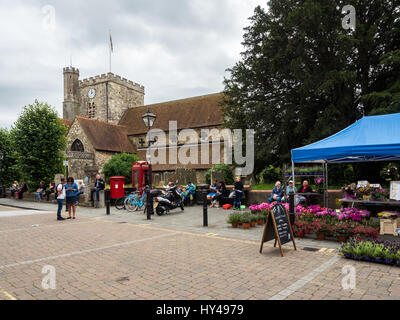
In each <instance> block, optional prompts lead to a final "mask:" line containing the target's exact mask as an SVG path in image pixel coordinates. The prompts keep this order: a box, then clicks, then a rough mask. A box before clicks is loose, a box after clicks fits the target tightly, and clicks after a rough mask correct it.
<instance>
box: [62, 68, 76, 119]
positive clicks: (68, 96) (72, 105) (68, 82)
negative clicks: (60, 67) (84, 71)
mask: <svg viewBox="0 0 400 320" xmlns="http://www.w3.org/2000/svg"><path fill="white" fill-rule="evenodd" d="M79 115H80V89H79V69H77V68H73V67H67V68H64V103H63V118H64V119H67V120H74V118H75V116H79Z"/></svg>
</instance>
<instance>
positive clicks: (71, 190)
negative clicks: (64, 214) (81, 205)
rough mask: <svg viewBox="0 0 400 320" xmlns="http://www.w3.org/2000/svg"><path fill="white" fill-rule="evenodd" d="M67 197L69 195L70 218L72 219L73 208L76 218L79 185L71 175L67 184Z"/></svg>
mask: <svg viewBox="0 0 400 320" xmlns="http://www.w3.org/2000/svg"><path fill="white" fill-rule="evenodd" d="M65 191H66V197H67V208H68V218H67V219H71V209H72V210H73V213H74V217H73V218H72V219H76V195H77V193H78V185H77V184H76V183H75V181H74V178H71V177H69V178H68V180H67V184H66V185H65Z"/></svg>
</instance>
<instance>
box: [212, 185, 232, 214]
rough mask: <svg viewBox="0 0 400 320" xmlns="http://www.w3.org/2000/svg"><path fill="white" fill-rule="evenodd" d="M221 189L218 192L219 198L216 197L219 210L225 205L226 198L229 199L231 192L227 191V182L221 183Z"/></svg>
mask: <svg viewBox="0 0 400 320" xmlns="http://www.w3.org/2000/svg"><path fill="white" fill-rule="evenodd" d="M219 187H220V189H219V190H218V193H217V196H216V197H215V200H217V201H218V207H217V208H221V207H222V205H223V204H224V198H228V197H229V192H228V189H226V185H225V182H223V181H221V182H220V183H219Z"/></svg>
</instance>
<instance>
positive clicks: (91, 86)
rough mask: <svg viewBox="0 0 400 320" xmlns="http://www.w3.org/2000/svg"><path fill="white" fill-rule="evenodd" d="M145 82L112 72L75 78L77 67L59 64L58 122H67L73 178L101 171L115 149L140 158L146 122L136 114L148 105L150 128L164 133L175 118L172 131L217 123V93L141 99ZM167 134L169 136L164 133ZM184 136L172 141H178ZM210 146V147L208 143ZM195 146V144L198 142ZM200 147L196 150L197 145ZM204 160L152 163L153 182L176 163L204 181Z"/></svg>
mask: <svg viewBox="0 0 400 320" xmlns="http://www.w3.org/2000/svg"><path fill="white" fill-rule="evenodd" d="M144 95H145V88H144V87H143V86H141V85H139V84H137V83H134V82H132V81H129V80H127V79H124V78H122V77H120V76H117V75H115V74H113V73H108V74H102V75H100V76H96V77H92V78H89V79H84V80H80V79H79V70H78V69H76V68H72V67H67V68H64V103H63V119H62V122H63V124H64V125H65V126H66V127H67V128H68V134H67V139H68V146H67V150H66V155H67V160H68V162H69V173H70V175H71V176H73V177H74V178H76V179H84V178H85V177H89V178H90V180H91V179H92V178H93V177H94V175H95V174H96V172H101V171H102V169H103V166H104V164H105V163H106V162H107V161H108V160H109V159H111V157H112V156H113V155H114V154H116V153H122V152H126V153H133V154H136V155H138V157H139V158H140V160H142V161H146V153H147V145H148V142H147V128H146V126H145V124H144V122H143V119H142V115H143V114H145V113H146V112H147V110H148V109H150V110H151V113H153V114H155V115H156V116H157V118H156V120H155V123H154V125H153V128H154V129H155V128H156V129H161V130H163V131H164V132H166V133H167V136H169V122H170V121H176V122H177V131H178V133H179V131H180V130H183V129H193V132H196V133H198V134H199V135H200V131H201V129H215V128H217V129H219V128H221V127H222V123H223V115H222V110H221V108H222V106H221V100H222V97H223V96H222V94H220V93H217V94H210V95H205V96H199V97H193V98H188V99H182V100H176V101H169V102H163V103H157V104H153V105H144ZM169 138H170V137H169ZM184 143H185V142H184V141H179V143H177V146H178V149H179V146H181V145H183V144H184ZM155 147H157V148H163V147H166V141H163V140H158V141H155ZM210 148H211V147H210ZM199 150H200V144H199ZM199 153H200V151H199ZM212 166H213V164H211V162H210V163H209V164H201V161H199V164H191V163H189V164H182V163H179V161H178V163H175V164H168V163H166V164H155V165H154V166H153V172H154V176H155V182H157V180H158V181H163V182H164V174H165V173H166V172H172V171H175V170H176V169H177V168H185V169H194V170H196V173H197V174H196V177H197V181H195V182H197V183H204V182H205V179H204V173H205V172H206V171H207V170H208V169H209V168H211V167H212Z"/></svg>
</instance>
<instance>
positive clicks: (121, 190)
mask: <svg viewBox="0 0 400 320" xmlns="http://www.w3.org/2000/svg"><path fill="white" fill-rule="evenodd" d="M110 190H111V199H119V198H123V197H125V177H112V178H110Z"/></svg>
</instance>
